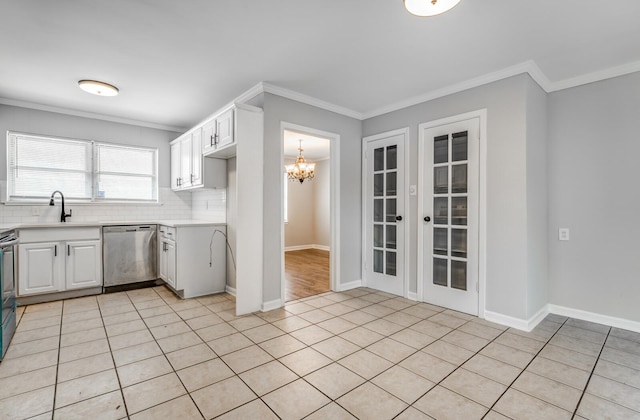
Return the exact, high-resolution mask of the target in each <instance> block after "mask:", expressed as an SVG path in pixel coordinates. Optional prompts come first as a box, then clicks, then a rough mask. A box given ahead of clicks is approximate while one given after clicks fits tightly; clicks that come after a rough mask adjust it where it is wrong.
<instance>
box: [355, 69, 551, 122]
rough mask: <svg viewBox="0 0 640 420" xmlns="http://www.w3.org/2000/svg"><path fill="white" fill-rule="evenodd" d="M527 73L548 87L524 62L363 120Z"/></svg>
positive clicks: (541, 75) (376, 111) (375, 112)
mask: <svg viewBox="0 0 640 420" xmlns="http://www.w3.org/2000/svg"><path fill="white" fill-rule="evenodd" d="M523 73H528V74H529V75H530V76H531V78H532V79H533V80H535V81H536V83H538V84H539V85H540V87H542V89H544V90H545V91H546V90H547V88H548V87H549V86H550V82H549V79H548V78H547V77H546V76H545V74H544V73H543V72H542V70H540V68H539V67H538V66H537V65H536V63H534V62H533V61H531V60H530V61H525V62H523V63H520V64H516V65H514V66H510V67H506V68H504V69H501V70H498V71H495V72H492V73H487V74H485V75H483V76H480V77H475V78H473V79H469V80H465V81H464V82H460V83H456V84H454V85H450V86H446V87H444V88H441V89H436V90H433V91H430V92H426V93H423V94H421V95H418V96H414V97H412V98H408V99H405V100H403V101H398V102H395V103H393V104H390V105H387V106H383V107H381V108H378V109H374V110H373V111H369V112H367V113H365V114H364V119H368V118H373V117H377V116H379V115H383V114H387V113H389V112H393V111H397V110H400V109H403V108H407V107H409V106H413V105H417V104H420V103H423V102H428V101H432V100H434V99H438V98H442V97H444V96H449V95H453V94H455V93H458V92H462V91H465V90H468V89H472V88H475V87H478V86H482V85H486V84H488V83H493V82H497V81H499V80H502V79H506V78H509V77H512V76H517V75H519V74H523Z"/></svg>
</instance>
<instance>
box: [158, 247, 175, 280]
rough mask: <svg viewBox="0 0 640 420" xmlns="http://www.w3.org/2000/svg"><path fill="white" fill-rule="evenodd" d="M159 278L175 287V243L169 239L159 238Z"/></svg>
mask: <svg viewBox="0 0 640 420" xmlns="http://www.w3.org/2000/svg"><path fill="white" fill-rule="evenodd" d="M159 249H160V258H159V259H158V261H159V264H160V267H159V270H158V272H159V273H160V278H161V279H162V280H164V281H165V282H166V283H167V284H168V285H169V286H171V287H172V288H173V289H176V288H177V287H176V286H177V285H176V243H175V242H174V241H172V240H171V239H166V238H160V247H159Z"/></svg>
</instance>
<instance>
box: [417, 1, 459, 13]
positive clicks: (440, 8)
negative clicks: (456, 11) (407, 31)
mask: <svg viewBox="0 0 640 420" xmlns="http://www.w3.org/2000/svg"><path fill="white" fill-rule="evenodd" d="M458 3H460V0H404V7H406V8H407V10H408V11H409V13H411V14H412V15H416V16H435V15H439V14H441V13H444V12H446V11H448V10H451V9H453V8H454V7H455V6H456V5H457V4H458Z"/></svg>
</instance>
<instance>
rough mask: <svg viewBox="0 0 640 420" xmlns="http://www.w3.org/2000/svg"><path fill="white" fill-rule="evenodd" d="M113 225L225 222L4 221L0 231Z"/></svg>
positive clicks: (202, 224)
mask: <svg viewBox="0 0 640 420" xmlns="http://www.w3.org/2000/svg"><path fill="white" fill-rule="evenodd" d="M115 225H165V226H171V227H181V226H192V227H198V226H216V225H222V226H224V225H226V223H220V222H211V221H206V220H193V219H176V220H109V221H104V222H66V223H62V222H44V223H4V224H0V232H6V231H8V230H12V229H37V228H56V227H68V228H70V227H102V226H115Z"/></svg>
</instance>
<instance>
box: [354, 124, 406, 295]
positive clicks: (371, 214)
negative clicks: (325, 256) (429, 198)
mask: <svg viewBox="0 0 640 420" xmlns="http://www.w3.org/2000/svg"><path fill="white" fill-rule="evenodd" d="M408 138H409V130H408V129H403V130H396V131H392V132H388V133H383V134H379V135H375V136H370V137H365V138H364V139H363V147H362V149H363V165H362V170H363V174H362V181H363V188H362V190H363V199H362V201H363V213H364V214H363V218H362V219H363V229H362V231H363V241H364V243H363V273H364V276H363V277H364V279H363V280H364V285H365V286H367V287H370V288H373V289H377V290H381V291H384V292H387V293H392V294H395V295H399V296H404V297H406V296H407V295H408V282H407V279H406V276H405V273H406V268H407V261H406V259H405V258H406V256H407V252H406V251H407V249H408V247H407V246H406V244H405V238H408V236H409V235H408V232H407V227H408V225H407V223H408V217H407V214H406V211H407V210H408V207H409V206H408V205H407V203H406V201H405V200H406V198H407V194H406V191H405V184H406V182H405V180H406V165H405V161H406V160H407V159H406V156H405V153H406V152H407V151H408V149H407V141H408Z"/></svg>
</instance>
